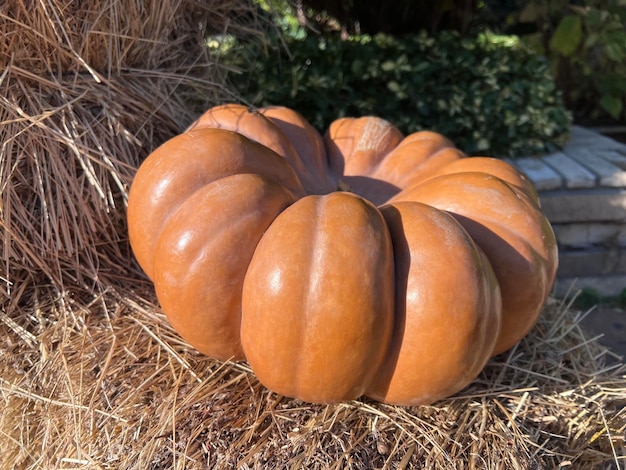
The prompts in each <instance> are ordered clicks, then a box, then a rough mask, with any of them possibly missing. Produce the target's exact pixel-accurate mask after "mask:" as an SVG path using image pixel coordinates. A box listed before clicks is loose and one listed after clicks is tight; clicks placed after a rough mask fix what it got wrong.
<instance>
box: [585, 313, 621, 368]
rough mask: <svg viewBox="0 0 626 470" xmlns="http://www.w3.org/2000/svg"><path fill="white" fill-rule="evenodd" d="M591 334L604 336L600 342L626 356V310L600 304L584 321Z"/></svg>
mask: <svg viewBox="0 0 626 470" xmlns="http://www.w3.org/2000/svg"><path fill="white" fill-rule="evenodd" d="M582 325H583V327H584V328H586V329H587V330H588V331H589V332H590V333H591V334H593V335H599V334H602V335H603V336H602V337H601V338H600V339H599V341H600V343H602V344H604V345H606V346H608V347H610V348H611V349H612V350H613V351H614V352H615V353H616V354H618V355H619V356H622V358H626V311H625V310H624V309H622V308H618V307H614V306H611V305H598V306H597V307H595V308H594V309H593V310H592V311H591V313H589V315H587V317H586V318H585V319H584V320H583V321H582Z"/></svg>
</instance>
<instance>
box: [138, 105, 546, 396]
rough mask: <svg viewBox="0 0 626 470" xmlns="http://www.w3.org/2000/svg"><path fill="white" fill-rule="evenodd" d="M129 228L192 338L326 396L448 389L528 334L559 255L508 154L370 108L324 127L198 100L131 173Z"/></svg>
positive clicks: (170, 311) (275, 379) (211, 351)
mask: <svg viewBox="0 0 626 470" xmlns="http://www.w3.org/2000/svg"><path fill="white" fill-rule="evenodd" d="M346 188H348V189H349V191H351V193H353V194H351V193H346V192H337V190H338V189H346ZM128 224H129V236H130V242H131V246H132V248H133V251H134V253H135V255H136V258H137V261H138V262H139V264H140V266H141V267H142V268H143V269H144V271H145V272H146V274H147V275H148V277H149V278H150V279H151V280H152V281H153V282H154V284H155V290H156V293H157V298H158V299H159V302H160V303H161V307H162V309H163V311H164V312H165V314H166V315H167V316H168V318H169V320H170V322H171V323H172V325H173V326H174V328H175V329H176V330H177V331H178V332H179V333H180V334H181V336H182V337H183V338H184V339H186V340H187V341H188V342H189V343H190V344H191V345H192V346H194V347H196V348H197V349H198V350H200V351H202V352H204V353H205V354H207V355H210V356H212V357H215V358H218V359H220V360H226V359H235V360H244V359H245V360H247V361H248V362H249V363H250V365H251V366H252V369H253V370H254V372H255V374H256V375H257V376H258V377H259V379H260V381H261V382H262V383H263V384H265V385H266V386H267V387H268V388H270V389H272V390H274V391H276V392H278V393H281V394H284V395H287V396H293V397H297V398H301V399H304V400H307V401H313V402H321V403H329V402H338V401H344V400H350V399H353V398H356V397H358V396H360V395H362V394H366V395H368V396H370V397H372V398H375V399H377V400H380V401H384V402H388V403H394V404H400V405H415V404H423V403H430V402H432V401H435V400H438V399H441V398H444V397H446V396H448V395H450V394H453V393H456V392H458V391H459V390H461V389H463V388H464V387H465V386H467V385H468V384H469V383H470V382H471V381H472V380H473V379H474V378H475V377H476V375H477V374H478V373H479V372H480V370H482V368H483V367H484V364H485V363H486V361H487V360H488V359H489V357H490V356H492V355H494V354H498V353H500V352H503V351H505V350H507V349H509V348H510V347H512V346H513V345H515V344H516V343H517V342H518V341H519V340H520V339H522V338H523V337H524V336H525V335H526V334H527V333H528V331H529V330H530V328H532V326H533V325H534V323H535V322H536V319H537V316H538V315H539V313H540V310H541V307H542V305H543V303H544V302H545V300H546V298H547V296H548V295H549V291H550V288H551V286H552V283H553V281H554V276H555V273H556V267H557V262H558V260H557V251H556V242H555V239H554V234H553V232H552V229H551V227H550V224H549V223H548V221H547V220H546V219H545V216H544V215H543V213H542V212H541V209H540V207H539V201H538V197H537V193H536V191H535V190H534V188H533V187H532V184H530V182H529V181H528V180H527V178H525V176H524V175H522V174H521V173H519V172H518V171H517V170H516V169H514V168H513V167H512V166H511V165H509V164H507V163H505V162H503V161H500V160H494V159H490V158H486V157H472V158H467V157H466V156H465V155H464V154H463V153H462V152H461V151H460V150H458V149H456V148H454V146H453V145H452V143H451V142H450V141H448V140H447V139H445V138H444V137H442V136H441V135H439V134H436V133H433V132H428V131H421V132H416V133H414V134H411V135H409V136H406V137H404V136H403V135H402V134H401V133H400V131H398V130H397V129H396V128H395V127H394V126H392V125H391V124H390V123H388V122H386V121H384V120H382V119H379V118H375V117H365V118H356V119H355V118H342V119H339V120H337V121H336V122H334V123H333V124H331V126H330V128H329V130H328V131H327V132H326V134H325V135H324V137H323V138H322V136H321V135H320V134H319V133H317V131H315V129H313V127H312V126H311V125H310V124H309V123H307V122H306V121H305V120H304V119H303V118H302V116H300V115H299V114H298V113H296V112H295V111H293V110H290V109H288V108H284V107H270V108H264V109H260V110H250V109H248V108H246V107H243V106H241V105H223V106H218V107H215V108H212V109H210V110H208V111H207V112H206V113H204V114H203V115H202V116H200V118H199V119H198V120H197V121H196V122H195V123H194V124H192V126H190V128H189V129H188V130H187V131H186V132H184V133H182V134H181V135H179V136H176V137H174V138H173V139H171V140H170V141H168V142H166V143H165V144H163V145H162V146H161V147H159V148H158V149H156V150H155V151H154V152H153V153H152V154H151V155H150V156H149V157H148V158H147V159H146V161H145V162H144V163H143V164H142V166H141V167H140V168H139V170H138V172H137V175H136V177H135V180H134V181H133V184H132V187H131V191H130V196H129V203H128Z"/></svg>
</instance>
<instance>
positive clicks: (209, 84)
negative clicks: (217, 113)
mask: <svg viewBox="0 0 626 470" xmlns="http://www.w3.org/2000/svg"><path fill="white" fill-rule="evenodd" d="M235 11H236V12H239V13H240V15H241V16H244V17H245V16H246V14H247V18H246V19H245V21H243V20H242V22H241V23H240V24H238V23H237V22H236V21H234V20H233V18H232V17H230V16H227V13H228V12H235ZM248 17H249V18H248ZM253 21H254V15H253V13H252V11H251V10H250V6H249V5H248V3H247V1H246V0H230V1H220V0H203V1H194V0H166V1H149V2H143V1H136V0H116V1H105V0H90V1H68V2H63V1H60V0H38V1H30V0H15V1H11V2H0V37H2V41H0V145H1V147H0V214H1V215H2V217H1V219H0V240H2V246H1V248H0V260H1V267H0V284H1V286H0V304H3V303H4V300H3V298H4V299H7V298H12V299H13V301H14V302H15V296H19V294H20V292H21V291H22V289H23V284H24V283H30V284H35V285H37V284H41V283H52V284H54V285H55V286H57V287H58V288H59V290H60V291H62V290H63V289H64V288H65V287H66V286H68V285H69V286H80V287H81V288H82V289H84V290H86V291H93V290H94V289H96V290H97V288H98V287H99V286H107V285H109V284H111V283H116V284H119V283H120V282H121V283H126V282H128V280H127V279H126V276H127V272H128V268H127V267H126V266H127V265H128V263H129V261H128V260H129V259H131V256H130V253H129V251H128V244H127V243H126V222H125V201H126V197H127V191H128V186H129V183H130V181H131V179H132V177H133V174H134V172H135V170H136V168H137V166H138V165H139V163H140V162H141V160H142V159H143V158H145V156H146V155H147V154H148V153H149V152H150V151H151V150H153V149H154V148H155V147H156V146H157V145H159V144H161V143H162V142H163V141H164V140H166V139H167V138H169V137H171V136H172V135H174V134H176V133H178V132H180V131H181V130H182V129H184V128H185V127H186V126H187V125H188V124H189V123H190V122H191V121H192V120H193V119H194V118H195V117H196V116H197V114H198V112H199V111H200V110H201V109H204V107H206V106H207V103H210V104H214V103H215V102H219V101H220V100H224V99H225V97H226V96H228V90H227V89H226V88H225V87H224V86H223V85H222V81H223V80H222V78H221V70H220V67H219V66H218V65H217V64H215V63H213V62H212V61H211V60H210V57H209V56H208V54H207V48H206V47H205V44H204V40H203V37H204V34H205V33H206V31H207V30H210V31H229V32H233V33H234V34H250V31H251V30H250V26H249V25H250V24H254V23H253ZM120 277H121V278H120Z"/></svg>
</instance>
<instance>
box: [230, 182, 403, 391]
mask: <svg viewBox="0 0 626 470" xmlns="http://www.w3.org/2000/svg"><path fill="white" fill-rule="evenodd" d="M346 215H351V216H352V217H350V218H346ZM302 220H307V221H310V222H309V223H308V224H307V225H306V226H305V225H303V224H302ZM305 234H306V235H305ZM331 237H332V238H331ZM353 246H359V247H362V248H363V252H362V256H361V257H359V259H353V257H352V255H351V253H352V247H353ZM391 250H392V247H391V240H390V238H389V235H388V232H386V226H385V224H384V220H383V217H382V215H381V214H380V213H379V212H378V210H377V209H376V208H375V207H374V206H373V205H372V204H371V203H369V202H367V201H365V200H364V199H362V198H361V197H359V196H357V195H353V194H349V193H331V194H329V195H325V196H307V197H305V198H302V199H300V200H298V201H297V202H296V203H294V204H293V205H292V206H290V207H289V208H287V209H286V210H285V211H283V213H282V214H281V215H279V216H278V217H277V218H276V220H275V221H274V223H273V224H272V226H271V227H269V228H268V230H267V231H266V233H265V234H264V235H263V238H262V239H261V241H260V242H259V245H258V247H257V249H256V251H255V253H254V256H253V258H252V261H251V262H250V267H249V269H248V272H247V273H246V277H245V280H244V289H243V307H242V323H241V341H242V345H243V349H244V352H245V355H246V357H247V359H248V362H249V363H250V365H251V367H252V368H253V370H254V371H255V374H256V375H257V377H259V379H260V380H261V381H262V382H263V383H265V384H267V385H268V386H269V388H271V389H273V390H275V391H277V392H279V393H281V394H284V395H287V396H297V397H299V398H301V399H304V400H307V401H314V402H325V403H328V402H338V401H345V400H350V399H353V398H357V397H358V396H360V395H361V394H363V392H364V391H365V388H366V386H367V384H368V383H369V381H370V377H371V375H372V374H373V373H374V370H373V369H372V367H373V366H374V365H376V366H377V365H378V364H379V363H380V361H382V358H383V354H384V351H385V350H386V348H387V345H388V342H389V339H390V337H391V327H392V322H393V315H392V311H393V294H392V291H393V289H392V287H393V282H394V281H393V259H392V251H391ZM269 253H271V254H272V256H268V254H269ZM295 260H298V262H297V263H296V262H294V261H295ZM277 272H280V277H281V283H280V285H272V281H273V277H275V276H276V275H277V274H276V273H277ZM302 272H306V273H308V275H307V276H306V277H304V278H303V277H302V275H301V273H302ZM294 328H295V329H297V330H300V331H294ZM296 358H297V359H296Z"/></svg>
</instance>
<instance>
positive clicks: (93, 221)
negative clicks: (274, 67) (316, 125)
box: [0, 0, 626, 470]
mask: <svg viewBox="0 0 626 470" xmlns="http://www.w3.org/2000/svg"><path fill="white" fill-rule="evenodd" d="M255 21H256V19H255V16H254V12H253V11H251V10H250V7H249V5H248V4H247V3H246V2H245V1H244V0H230V1H221V0H198V1H195V0H169V1H168V0H166V1H162V2H160V1H156V0H155V1H148V2H139V1H134V0H115V1H105V0H86V1H66V2H61V1H60V0H38V1H31V0H13V1H11V2H2V3H0V33H1V34H2V38H3V40H2V41H0V145H1V147H0V213H1V216H2V217H1V218H0V240H2V252H1V253H2V256H1V258H0V261H1V265H2V266H1V267H0V306H1V311H0V469H36V468H46V469H47V468H90V469H91V468H102V469H131V468H132V469H155V470H156V469H170V468H175V469H183V468H187V469H195V468H298V467H303V468H355V469H359V468H409V467H414V468H445V469H448V468H477V469H478V468H480V469H483V468H520V469H522V468H559V467H563V468H568V467H569V468H593V467H594V466H598V467H599V468H604V467H605V466H607V465H611V464H613V466H614V467H615V468H623V467H624V466H625V459H626V457H625V455H626V444H625V442H624V434H625V432H626V376H625V375H624V374H625V372H626V371H625V368H624V366H623V365H621V363H619V362H615V358H614V357H613V356H612V355H611V353H610V352H608V351H607V350H606V349H604V348H603V347H601V346H600V345H598V344H597V342H596V341H595V340H594V339H593V338H592V339H589V338H587V337H585V335H584V333H583V332H582V331H581V328H580V327H579V321H580V317H581V315H580V314H579V313H577V312H574V311H573V310H572V309H571V308H569V307H568V306H567V305H561V304H558V303H556V302H554V301H551V302H550V304H549V305H548V306H547V307H546V310H545V312H544V315H543V317H542V319H541V321H540V323H539V324H538V325H537V327H536V328H535V329H534V330H533V332H532V334H531V335H530V336H529V337H528V338H527V339H525V340H524V341H523V342H522V343H521V344H520V345H518V347H516V348H515V349H514V350H513V351H511V352H509V353H507V354H505V355H502V356H500V357H497V358H495V359H493V360H492V361H491V362H490V363H489V365H488V366H487V368H486V369H485V371H484V372H483V373H482V374H481V376H480V378H479V379H478V380H477V381H476V382H475V383H474V384H472V385H471V386H470V387H469V388H468V389H466V390H464V391H463V392H462V393H460V394H459V395H458V396H456V397H452V398H450V399H447V400H444V401H442V402H440V403H437V404H435V405H434V406H428V407H419V408H399V407H393V406H387V405H380V404H376V403H373V402H369V401H360V400H358V401H354V402H351V403H347V404H343V405H332V406H320V405H310V404H307V403H303V402H299V401H297V400H291V399H287V398H283V397H279V396H277V395H275V394H273V393H270V392H268V391H267V390H265V389H264V388H263V387H262V386H261V385H260V384H259V383H258V381H257V380H256V379H255V378H254V376H253V375H252V374H251V373H250V371H249V370H248V369H247V368H246V366H245V365H242V364H230V363H228V364H222V363H218V362H216V361H213V360H210V359H207V358H205V357H203V356H201V355H199V354H198V353H196V352H195V351H193V350H192V349H191V348H189V346H188V345H187V344H185V343H184V342H183V341H182V340H181V339H180V338H179V337H178V336H177V335H176V334H175V333H174V332H173V330H172V329H171V328H170V326H169V324H168V323H167V321H166V320H165V318H164V316H163V315H162V314H161V312H160V311H159V309H158V306H157V305H156V301H155V298H154V294H153V290H152V287H151V285H150V284H149V283H148V282H147V281H146V280H145V278H144V277H143V276H142V275H141V273H140V272H139V269H138V268H137V267H136V265H135V264H134V263H133V261H132V256H131V253H130V250H129V247H128V241H127V238H126V224H125V202H126V197H127V190H128V186H129V183H130V181H131V180H132V177H133V175H134V172H135V170H136V168H137V166H138V164H139V162H140V161H141V160H142V159H143V158H144V157H145V156H146V155H147V154H148V153H149V152H150V151H151V150H152V149H153V148H154V147H156V146H157V145H159V144H160V143H161V142H162V141H164V140H165V139H167V138H168V137H170V136H171V135H173V134H175V133H177V132H180V130H181V129H183V128H184V127H185V126H186V125H187V124H188V123H189V122H190V121H191V120H193V119H194V118H195V117H196V116H197V114H198V112H199V111H200V110H201V109H203V108H204V107H206V106H207V103H211V104H213V103H215V102H218V101H220V100H222V99H230V97H229V96H228V90H227V89H225V88H224V87H223V86H222V85H221V83H222V81H221V78H220V77H221V71H220V70H219V66H217V65H216V64H214V63H212V62H211V59H210V57H208V56H207V54H206V49H205V48H204V46H203V41H202V40H203V37H204V35H205V33H206V32H207V31H212V32H225V31H228V32H233V31H235V32H241V33H242V34H261V33H260V32H259V31H258V28H259V26H258V25H255Z"/></svg>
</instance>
